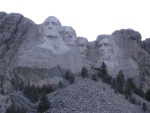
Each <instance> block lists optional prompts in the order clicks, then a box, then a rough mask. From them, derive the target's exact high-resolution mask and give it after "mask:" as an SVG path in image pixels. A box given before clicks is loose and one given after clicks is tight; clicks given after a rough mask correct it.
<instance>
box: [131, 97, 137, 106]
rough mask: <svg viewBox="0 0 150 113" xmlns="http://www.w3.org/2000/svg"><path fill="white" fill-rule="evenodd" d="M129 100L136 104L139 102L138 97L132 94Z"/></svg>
mask: <svg viewBox="0 0 150 113" xmlns="http://www.w3.org/2000/svg"><path fill="white" fill-rule="evenodd" d="M129 101H130V102H131V103H132V104H136V103H137V100H136V98H135V97H132V96H130V99H129Z"/></svg>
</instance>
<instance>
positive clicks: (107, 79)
mask: <svg viewBox="0 0 150 113" xmlns="http://www.w3.org/2000/svg"><path fill="white" fill-rule="evenodd" d="M98 76H99V77H100V78H101V79H102V81H103V82H105V83H107V84H111V83H112V77H111V76H110V75H108V72H107V66H106V64H105V63H104V62H103V63H102V65H101V67H100V70H99V72H98Z"/></svg>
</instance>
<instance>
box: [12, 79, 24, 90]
mask: <svg viewBox="0 0 150 113" xmlns="http://www.w3.org/2000/svg"><path fill="white" fill-rule="evenodd" d="M11 84H12V86H13V88H14V89H15V90H16V91H18V90H21V91H22V90H23V88H24V83H23V82H22V81H18V80H17V79H16V78H12V79H11Z"/></svg>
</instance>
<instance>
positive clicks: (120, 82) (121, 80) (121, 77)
mask: <svg viewBox="0 0 150 113" xmlns="http://www.w3.org/2000/svg"><path fill="white" fill-rule="evenodd" d="M116 82H117V90H118V92H119V93H121V94H123V91H124V82H125V81H124V74H123V71H122V70H120V71H119V73H118V75H117V78H116Z"/></svg>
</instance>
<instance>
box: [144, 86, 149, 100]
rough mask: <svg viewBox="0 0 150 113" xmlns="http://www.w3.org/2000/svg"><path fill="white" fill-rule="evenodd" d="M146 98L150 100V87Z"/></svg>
mask: <svg viewBox="0 0 150 113" xmlns="http://www.w3.org/2000/svg"><path fill="white" fill-rule="evenodd" d="M145 98H146V100H148V101H150V89H149V90H147V92H146V93H145Z"/></svg>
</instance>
